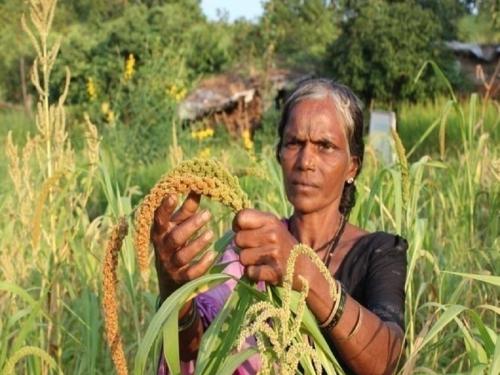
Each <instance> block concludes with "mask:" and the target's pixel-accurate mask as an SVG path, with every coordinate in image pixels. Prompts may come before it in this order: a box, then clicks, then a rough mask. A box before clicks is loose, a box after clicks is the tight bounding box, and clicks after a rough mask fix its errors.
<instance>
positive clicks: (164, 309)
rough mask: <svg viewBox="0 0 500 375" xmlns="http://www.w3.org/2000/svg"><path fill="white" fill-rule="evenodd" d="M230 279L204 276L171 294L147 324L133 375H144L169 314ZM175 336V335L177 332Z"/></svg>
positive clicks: (224, 276)
mask: <svg viewBox="0 0 500 375" xmlns="http://www.w3.org/2000/svg"><path fill="white" fill-rule="evenodd" d="M230 278H231V276H229V275H226V274H222V273H221V274H213V275H204V276H201V277H199V278H197V279H195V280H192V281H190V282H189V283H187V284H185V285H183V286H182V287H180V288H179V289H177V290H176V291H175V292H174V293H172V294H171V295H170V296H169V297H168V298H167V299H166V300H165V301H164V302H163V304H162V305H161V307H160V309H159V310H158V311H157V313H156V314H155V315H154V316H153V319H152V320H151V323H149V326H148V329H147V330H146V334H145V335H144V338H143V340H142V342H141V343H140V345H139V350H138V351H137V354H136V356H135V366H134V374H136V375H142V374H143V373H144V370H145V367H146V363H147V358H148V355H149V352H150V351H151V348H152V346H153V344H154V341H155V339H156V337H157V336H158V334H159V332H161V329H162V326H163V325H164V324H165V321H166V320H167V319H168V318H169V316H170V314H172V313H173V312H175V311H176V309H178V308H179V307H180V305H182V304H184V303H185V302H186V300H187V299H189V298H192V297H193V296H194V295H196V294H199V293H201V292H203V291H205V290H206V289H208V288H210V287H213V286H215V285H218V284H221V283H223V282H225V281H227V280H229V279H230ZM175 334H177V332H176V333H175ZM166 344H167V343H164V345H166Z"/></svg>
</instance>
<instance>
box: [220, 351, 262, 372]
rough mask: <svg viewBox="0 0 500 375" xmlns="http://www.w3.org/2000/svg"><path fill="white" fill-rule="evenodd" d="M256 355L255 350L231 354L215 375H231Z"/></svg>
mask: <svg viewBox="0 0 500 375" xmlns="http://www.w3.org/2000/svg"><path fill="white" fill-rule="evenodd" d="M257 353H258V351H257V349H256V348H247V349H245V350H242V351H241V352H238V353H235V354H231V355H230V356H228V357H227V358H226V361H225V362H224V364H223V365H222V367H221V368H220V369H218V370H217V375H232V374H233V373H234V371H235V370H236V369H237V368H238V366H239V365H241V364H242V363H243V362H245V361H246V360H247V359H248V358H250V357H251V356H253V355H254V354H257Z"/></svg>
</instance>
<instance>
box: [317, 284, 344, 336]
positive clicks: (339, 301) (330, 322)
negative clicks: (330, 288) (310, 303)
mask: <svg viewBox="0 0 500 375" xmlns="http://www.w3.org/2000/svg"><path fill="white" fill-rule="evenodd" d="M337 283H338V285H337V291H338V293H337V298H336V299H335V303H334V304H333V307H332V311H330V314H329V315H328V318H326V320H325V321H324V322H323V323H321V324H320V325H319V327H320V328H324V329H326V330H331V329H332V328H333V327H335V326H336V325H337V323H338V322H339V320H340V318H341V317H342V314H343V313H344V307H345V299H346V294H345V291H344V288H343V287H342V284H340V282H339V281H337Z"/></svg>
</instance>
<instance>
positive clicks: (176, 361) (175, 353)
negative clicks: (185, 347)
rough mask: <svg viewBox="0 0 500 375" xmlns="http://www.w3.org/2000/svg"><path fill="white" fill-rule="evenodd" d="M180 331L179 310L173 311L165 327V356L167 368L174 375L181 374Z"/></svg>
mask: <svg viewBox="0 0 500 375" xmlns="http://www.w3.org/2000/svg"><path fill="white" fill-rule="evenodd" d="M193 303H194V301H193ZM178 331H179V308H177V309H175V310H174V311H172V314H170V316H169V317H168V318H167V321H166V322H165V325H164V326H163V355H164V356H165V360H166V362H167V366H168V368H169V370H170V373H171V374H172V375H180V374H181V363H180V356H179V334H178V333H177V332H178ZM167 344H168V345H167Z"/></svg>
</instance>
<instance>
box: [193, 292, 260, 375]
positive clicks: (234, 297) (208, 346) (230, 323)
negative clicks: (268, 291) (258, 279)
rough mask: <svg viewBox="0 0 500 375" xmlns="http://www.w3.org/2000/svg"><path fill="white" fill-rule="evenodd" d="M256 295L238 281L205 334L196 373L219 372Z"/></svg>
mask: <svg viewBox="0 0 500 375" xmlns="http://www.w3.org/2000/svg"><path fill="white" fill-rule="evenodd" d="M254 297H255V296H254V295H253V294H250V293H248V292H247V290H246V286H245V285H243V283H238V285H236V287H235V288H234V290H233V292H232V294H231V296H230V297H229V298H228V300H227V301H226V303H225V305H224V307H223V308H222V310H221V311H220V312H219V314H218V315H217V317H216V318H215V319H214V321H213V322H212V324H210V326H209V327H208V329H207V331H206V332H205V334H204V335H203V338H202V342H201V344H200V350H199V351H198V359H197V361H196V363H197V366H196V374H213V373H219V370H220V366H221V364H222V363H223V362H224V360H225V359H226V357H227V354H228V353H229V352H230V351H231V350H232V349H233V348H234V347H235V346H236V340H237V339H238V336H239V333H240V330H241V328H242V323H243V319H244V317H245V313H246V311H247V310H248V308H249V306H250V304H251V303H252V302H253V301H254V299H253V298H254Z"/></svg>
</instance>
